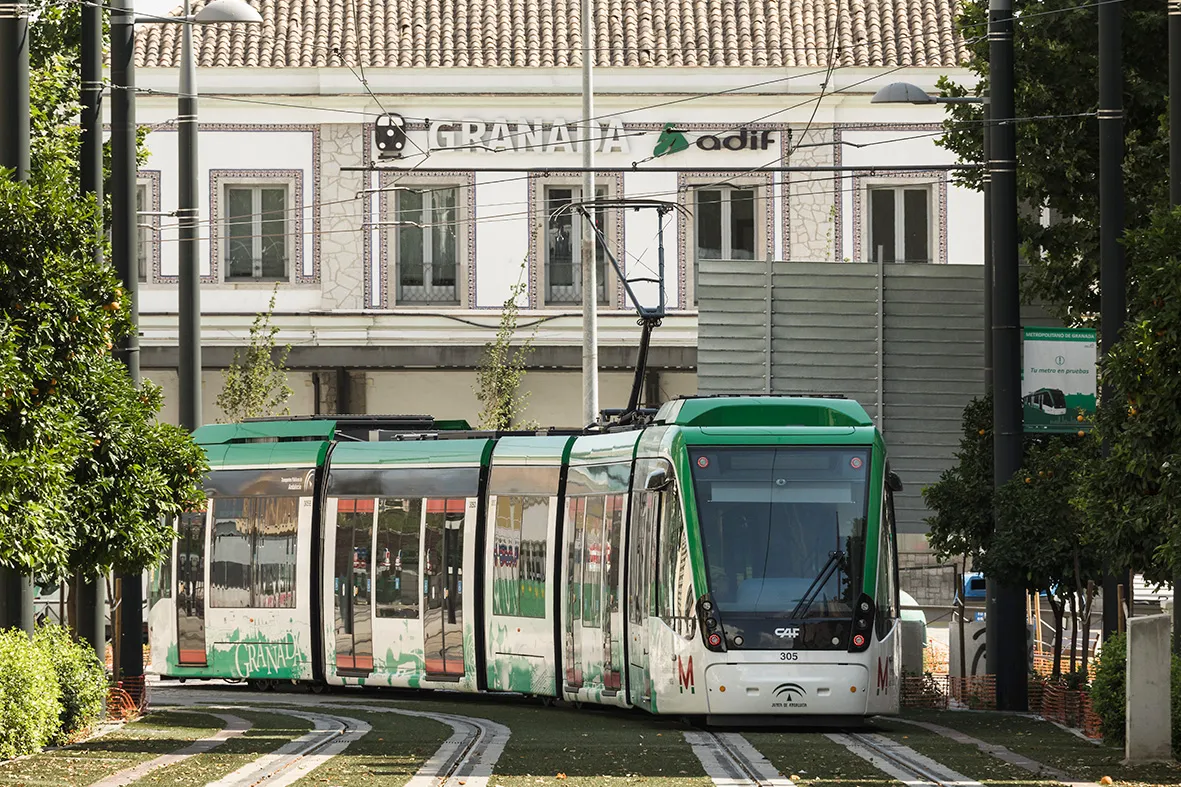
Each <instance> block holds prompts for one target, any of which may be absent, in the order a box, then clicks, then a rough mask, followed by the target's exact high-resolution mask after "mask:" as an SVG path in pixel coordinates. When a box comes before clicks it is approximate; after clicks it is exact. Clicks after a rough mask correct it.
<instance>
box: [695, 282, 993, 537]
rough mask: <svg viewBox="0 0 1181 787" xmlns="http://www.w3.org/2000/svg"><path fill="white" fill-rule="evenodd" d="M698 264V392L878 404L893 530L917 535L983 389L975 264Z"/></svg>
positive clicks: (873, 411) (872, 410) (873, 408)
mask: <svg viewBox="0 0 1181 787" xmlns="http://www.w3.org/2000/svg"><path fill="white" fill-rule="evenodd" d="M700 265H701V268H700V271H699V274H698V276H699V279H698V307H699V311H700V318H699V321H698V354H697V358H698V372H697V379H698V383H697V387H698V391H699V392H701V393H703V394H709V393H762V392H769V393H831V394H843V395H845V396H847V397H849V398H852V399H856V400H857V401H859V402H860V403H861V404H862V405H863V406H864V407H865V409H866V410H867V411H868V412H869V414H870V415H871V416H873V417H874V418H875V419H877V417H878V412H879V409H880V410H881V412H882V414H883V415H884V421H879V425H880V426H881V428H882V430H883V432H884V433H885V436H886V443H887V446H888V448H889V452H890V461H891V465H892V467H893V468H894V469H895V470H897V471H898V473H899V475H900V476H901V477H902V480H903V484H904V486H905V490H904V491H903V493H902V495H900V496H899V498H898V500H897V513H898V525H899V530H900V531H902V532H918V533H921V532H925V531H926V525H925V523H924V521H923V520H924V518H925V517H926V516H927V510H926V506H925V505H924V504H923V500H922V495H921V491H922V489H923V487H925V486H928V485H929V484H931V483H932V482H933V481H935V480H937V479H938V477H939V474H940V473H941V472H943V470H944V469H945V468H947V467H949V466H950V465H951V463H952V461H953V457H952V454H953V453H954V451H955V449H956V448H957V447H958V445H959V438H960V418H961V416H962V414H963V409H964V406H965V405H966V404H967V403H968V402H969V401H970V400H971V399H972V398H973V397H974V396H978V395H979V394H980V393H981V392H982V391H983V387H984V370H983V354H984V341H983V334H984V331H983V323H984V311H983V275H982V274H983V269H982V268H981V267H980V266H975V265H921V264H912V265H906V264H891V265H886V266H883V267H882V268H881V269H880V271H879V267H878V266H877V265H876V264H870V263H800V262H783V261H775V262H768V261H761V260H760V261H749V260H745V261H744V260H723V261H704V260H703V261H701V263H700ZM883 293H884V297H883ZM881 305H884V308H881ZM879 315H880V319H879ZM879 357H880V365H879Z"/></svg>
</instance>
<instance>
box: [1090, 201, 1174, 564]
mask: <svg viewBox="0 0 1181 787" xmlns="http://www.w3.org/2000/svg"><path fill="white" fill-rule="evenodd" d="M1125 246H1126V252H1127V258H1128V265H1129V267H1131V266H1133V265H1135V267H1136V268H1137V269H1138V270H1139V271H1140V276H1139V280H1138V282H1137V283H1136V285H1135V286H1133V287H1130V288H1129V293H1128V295H1129V297H1128V321H1127V323H1126V324H1125V325H1124V329H1123V333H1122V334H1121V337H1120V341H1118V342H1117V343H1116V344H1115V345H1114V347H1112V349H1111V351H1110V352H1109V353H1108V354H1107V356H1106V357H1105V358H1104V360H1103V362H1102V364H1101V366H1100V372H1101V379H1102V381H1103V384H1104V386H1108V387H1109V388H1108V390H1109V391H1110V393H1109V395H1108V396H1107V397H1105V398H1104V399H1102V400H1101V401H1100V404H1099V411H1098V413H1097V415H1096V423H1095V428H1096V433H1097V435H1098V437H1099V438H1100V439H1103V438H1106V439H1107V441H1108V444H1109V452H1108V454H1107V455H1106V456H1105V457H1104V458H1103V459H1102V460H1101V461H1097V462H1096V463H1094V464H1093V465H1091V466H1090V467H1089V468H1088V469H1087V472H1086V474H1085V477H1084V483H1083V484H1082V486H1081V488H1080V495H1079V503H1080V505H1081V506H1082V507H1083V509H1084V510H1085V511H1086V512H1087V515H1088V516H1089V517H1090V518H1091V519H1092V520H1093V521H1095V522H1097V523H1102V524H1103V526H1102V527H1099V528H1097V531H1098V534H1099V537H1100V539H1101V543H1102V548H1103V551H1104V554H1105V555H1107V556H1108V557H1109V558H1110V559H1111V560H1112V566H1113V568H1114V569H1117V570H1118V569H1134V570H1135V571H1137V572H1142V573H1143V574H1144V575H1145V576H1146V577H1147V578H1148V579H1149V580H1151V581H1160V582H1164V581H1171V580H1172V579H1173V577H1174V576H1175V573H1176V571H1177V570H1179V569H1181V510H1179V508H1181V505H1179V501H1181V211H1177V212H1169V211H1161V212H1159V213H1158V214H1157V215H1156V216H1155V217H1154V219H1153V221H1152V223H1151V224H1150V225H1149V226H1147V227H1145V228H1143V229H1140V230H1137V231H1134V232H1131V233H1129V234H1128V237H1127V239H1126V242H1125Z"/></svg>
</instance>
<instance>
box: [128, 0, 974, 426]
mask: <svg viewBox="0 0 1181 787" xmlns="http://www.w3.org/2000/svg"><path fill="white" fill-rule="evenodd" d="M253 2H254V3H255V5H256V7H257V8H258V10H259V11H260V13H261V14H262V16H263V23H262V24H261V25H253V26H249V25H243V26H231V25H215V26H209V27H204V28H203V27H197V28H196V30H195V42H196V46H195V49H196V57H197V61H198V65H199V70H198V74H197V84H198V90H199V92H200V93H201V99H200V109H199V118H200V134H199V151H198V156H199V158H198V161H199V166H200V170H199V173H198V184H199V193H200V195H201V207H200V214H201V217H202V224H201V231H200V236H201V252H200V261H201V262H200V264H201V272H202V275H203V286H202V293H201V298H202V302H201V307H202V311H203V319H202V332H203V345H204V349H203V355H204V363H205V367H206V370H205V374H204V381H203V387H204V419H205V420H206V421H213V420H214V419H216V418H218V417H219V416H220V412H219V411H218V410H217V409H216V407H215V404H214V402H215V399H216V397H217V394H218V393H219V392H220V390H221V370H222V369H224V368H225V367H226V366H227V365H228V363H229V361H230V359H231V358H232V355H233V349H234V348H235V347H237V346H241V345H242V344H243V343H244V342H245V339H246V337H247V336H248V334H249V329H250V325H251V322H252V321H253V319H254V317H255V315H256V313H258V312H260V311H265V310H266V308H267V303H268V301H269V300H270V298H271V295H272V292H273V291H275V290H276V288H277V295H276V306H275V317H274V322H275V324H277V325H278V326H279V327H280V328H281V332H280V334H279V339H280V341H281V342H282V343H285V344H289V345H290V346H291V348H292V350H291V354H290V356H289V359H288V365H289V367H290V368H291V369H292V372H291V375H290V380H291V383H292V387H293V388H294V391H295V393H294V397H293V399H292V401H291V411H292V412H293V413H299V414H312V413H332V412H371V413H429V414H433V415H435V416H437V417H446V418H467V419H469V420H471V421H472V422H473V423H474V422H475V420H476V415H477V413H478V411H479V404H478V402H477V400H476V395H475V391H474V384H475V377H476V375H475V367H476V365H477V364H478V363H479V360H480V357H481V354H482V348H483V346H484V345H485V343H487V342H488V341H489V340H490V339H491V338H492V337H493V335H494V333H495V331H496V327H497V323H498V320H499V316H500V310H501V307H502V304H503V303H504V301H505V299H506V298H507V297H508V295H509V292H510V288H511V287H512V286H513V285H514V284H516V283H517V282H518V281H524V282H526V283H527V290H526V294H525V296H523V297H522V299H521V301H520V304H521V307H522V310H521V317H520V323H521V326H522V328H521V330H520V334H519V335H520V336H522V337H525V336H529V335H533V336H534V337H535V339H534V343H535V346H536V347H537V350H536V351H535V352H534V353H533V355H532V356H531V359H530V371H529V372H528V374H527V375H526V377H525V387H526V388H527V389H528V391H529V392H530V398H529V404H528V410H527V412H526V417H528V418H531V419H533V420H536V421H538V422H540V423H542V424H546V425H548V424H560V425H577V424H579V422H580V421H581V371H580V369H581V343H582V319H581V306H580V303H581V299H582V293H581V285H580V273H579V253H578V250H579V244H580V239H581V233H582V232H584V231H585V229H584V227H585V225H584V224H583V223H580V222H579V221H578V220H576V218H574V217H572V215H571V212H570V211H559V210H558V209H559V208H561V207H562V206H563V205H566V204H569V203H570V202H572V201H578V200H580V199H582V198H583V196H584V195H582V194H581V175H580V172H579V168H580V167H581V166H582V151H581V147H580V146H581V145H582V144H583V136H584V133H583V129H584V128H585V126H584V125H583V124H582V123H581V117H582V110H581V69H580V67H579V66H580V64H581V54H582V51H583V50H582V42H581V39H580V35H579V32H578V31H579V24H578V13H579V3H578V2H575V1H574V0H555V2H552V3H550V2H544V0H542V1H541V2H539V1H538V0H389V1H388V2H384V3H381V2H371V1H370V0H353V1H352V2H346V1H344V0H300V1H299V2H297V0H253ZM197 7H198V8H199V7H200V6H199V4H198V6H197ZM595 8H596V11H595V21H596V31H597V32H596V43H595V61H596V68H595V72H594V116H595V118H594V123H593V126H592V127H591V131H590V134H591V139H590V144H593V145H594V151H595V152H594V163H595V166H596V167H599V168H604V169H607V170H610V171H606V172H600V173H598V174H596V176H595V184H596V186H595V187H596V191H597V192H598V196H599V197H600V198H606V199H619V198H628V199H652V200H663V201H667V202H671V203H675V204H676V205H677V206H679V208H683V209H684V210H680V209H677V210H674V211H672V212H670V213H667V214H665V215H663V216H660V215H658V214H657V213H656V212H655V211H652V210H642V211H632V210H628V211H623V210H617V209H603V210H602V211H601V213H600V216H599V220H600V223H601V226H603V228H604V234H605V237H606V240H607V242H608V244H609V246H610V248H611V251H612V253H613V254H614V255H615V257H617V258H618V260H619V262H620V264H621V265H622V266H623V268H624V271H625V275H626V276H627V277H629V278H633V277H634V278H653V277H655V275H656V272H657V268H658V256H659V255H658V248H659V246H658V236H659V234H660V230H661V229H662V228H663V237H664V264H665V275H664V282H665V285H664V286H665V291H666V298H667V302H668V308H669V316H668V317H667V319H665V320H664V323H663V325H662V326H661V327H660V328H658V329H657V330H656V333H655V335H654V341H653V350H652V354H651V356H650V368H651V371H652V373H651V374H650V375H649V380H648V388H647V390H646V391H645V395H644V397H645V402H647V403H655V402H657V401H659V400H662V399H667V398H669V397H675V396H677V395H681V394H691V393H695V392H696V370H697V353H696V342H697V325H698V316H699V315H698V310H697V295H698V293H697V289H696V286H695V280H696V271H697V268H698V261H699V260H703V259H714V260H716V259H722V260H742V259H768V258H770V259H775V260H786V261H799V262H831V263H832V264H833V265H840V264H842V263H845V262H850V261H867V260H870V259H873V258H874V254H875V253H876V252H875V251H874V250H877V249H881V250H882V254H883V255H884V258H885V261H886V262H891V261H907V262H927V263H930V264H932V265H946V264H980V263H981V262H982V259H983V249H982V246H983V231H982V215H983V201H982V199H981V196H980V195H979V194H978V193H976V192H972V191H968V190H965V189H961V188H958V187H957V186H956V185H955V184H954V183H953V182H952V175H951V173H950V172H949V171H948V169H947V165H950V164H952V163H954V158H953V157H952V155H951V154H950V153H948V152H947V151H946V150H943V149H942V148H939V147H938V146H937V145H936V142H935V141H936V139H937V137H938V136H939V130H940V126H939V124H940V122H941V120H942V118H943V109H942V108H941V107H939V106H937V105H929V106H900V105H881V104H878V105H873V104H871V103H870V98H871V97H872V96H873V94H874V93H875V92H876V91H877V90H878V89H879V88H881V87H883V86H885V85H886V84H889V83H891V82H897V81H906V82H912V83H915V84H917V85H919V86H921V87H923V88H924V89H927V90H930V91H931V92H936V87H935V83H936V81H937V80H938V78H939V77H940V76H943V75H950V76H952V77H953V78H955V79H957V80H958V81H961V82H964V83H968V84H970V83H972V82H973V80H974V77H973V76H972V75H971V74H969V73H968V72H967V71H966V70H965V69H963V68H962V67H961V64H962V62H963V61H964V60H965V58H966V50H965V45H964V40H963V37H962V36H961V34H960V33H959V32H957V31H956V30H955V27H954V17H955V14H956V12H957V8H958V6H957V4H956V3H955V2H953V0H932V1H931V2H926V3H912V2H905V1H904V0H852V2H844V1H843V0H842V1H838V0H816V2H812V0H807V1H806V2H805V0H598V2H596V6H595ZM136 46H137V69H136V82H137V87H138V93H137V119H138V121H139V122H140V123H141V124H145V125H149V126H150V128H151V132H150V133H149V134H148V137H147V147H148V151H149V157H148V160H147V163H146V164H145V165H144V167H143V169H142V170H141V172H140V175H139V178H140V179H139V183H140V195H141V206H142V210H143V211H144V218H143V221H142V223H141V229H142V235H141V244H140V248H141V258H142V260H141V261H142V264H141V276H140V279H141V283H140V289H139V293H140V295H139V299H140V301H139V303H140V306H139V308H140V314H141V330H142V332H143V339H142V347H143V356H142V365H143V369H144V374H145V376H147V377H149V378H150V379H152V380H154V381H156V382H157V383H159V384H161V385H162V386H163V387H164V390H165V395H166V407H165V413H164V417H165V418H166V419H169V420H175V419H176V416H177V411H176V402H175V392H176V366H177V285H176V275H177V231H176V220H175V218H173V217H171V216H169V215H167V214H169V213H171V212H172V211H174V210H175V209H176V204H177V192H178V188H179V184H178V172H177V168H178V151H177V142H178V140H177V134H176V128H175V117H176V114H177V103H176V93H177V89H178V82H179V75H178V69H177V63H178V61H179V60H180V57H181V46H180V32H179V29H178V26H177V25H151V24H145V25H140V26H137V44H136ZM385 114H392V115H397V116H399V117H400V118H401V119H402V120H403V121H404V123H405V128H406V134H407V142H406V145H405V147H404V150H403V151H402V154H401V156H400V157H391V158H382V155H381V151H379V150H378V149H377V147H376V145H375V130H376V129H375V124H377V122H378V119H379V117H381V116H382V115H385ZM901 166H906V167H908V169H905V170H901V169H899V167H901ZM915 166H930V167H931V169H929V170H915V169H911V168H913V167H915ZM600 266H601V267H600V270H601V272H602V273H603V274H604V275H601V276H600V282H601V284H600V287H599V292H598V300H599V304H600V307H599V308H600V310H599V330H600V336H599V340H600V361H601V364H602V374H601V401H600V405H601V407H604V408H609V407H619V406H622V405H623V404H625V403H626V399H627V394H628V391H629V388H630V385H631V378H632V365H633V363H634V359H635V351H636V346H637V341H638V337H639V327H638V326H637V322H636V316H635V313H634V311H633V310H632V308H631V307H630V305H629V304H628V303H627V302H626V300H625V296H624V290H623V287H622V284H621V282H620V281H619V277H618V276H617V275H616V274H615V273H614V271H613V270H611V269H610V267H609V266H608V265H606V263H605V258H603V257H602V256H600ZM637 291H638V292H639V293H640V294H641V296H642V298H643V299H644V300H645V302H647V303H655V301H656V289H655V285H653V284H650V283H649V284H641V285H637ZM708 318H709V317H708V315H706V316H705V319H708Z"/></svg>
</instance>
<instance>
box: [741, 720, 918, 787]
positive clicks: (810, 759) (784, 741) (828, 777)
mask: <svg viewBox="0 0 1181 787" xmlns="http://www.w3.org/2000/svg"><path fill="white" fill-rule="evenodd" d="M742 736H743V737H744V738H746V739H747V740H748V741H750V743H751V745H752V746H754V747H755V748H756V749H758V750H759V751H760V752H762V753H763V755H764V756H765V757H766V758H767V759H768V760H770V761H771V764H772V765H774V766H775V767H776V768H778V769H779V771H780V773H782V774H783V775H784V776H788V777H790V778H791V780H792V781H793V782H795V783H796V784H797V785H800V787H885V786H886V785H900V784H901V782H898V781H895V780H894V778H893V777H891V776H888V775H886V774H884V773H882V772H881V771H879V770H878V769H877V768H875V767H873V766H872V765H870V764H869V763H868V762H866V761H865V760H863V759H861V758H860V757H858V756H857V755H856V754H854V753H853V752H851V751H849V750H848V749H846V748H845V747H844V746H842V745H841V744H839V743H836V742H834V741H831V740H829V739H828V737H827V736H826V735H824V734H823V733H820V732H804V731H798V732H797V731H795V730H791V731H786V732H744V733H742Z"/></svg>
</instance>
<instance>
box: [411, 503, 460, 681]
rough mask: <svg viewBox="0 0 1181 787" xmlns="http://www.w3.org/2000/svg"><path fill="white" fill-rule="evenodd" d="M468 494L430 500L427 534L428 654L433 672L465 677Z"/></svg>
mask: <svg viewBox="0 0 1181 787" xmlns="http://www.w3.org/2000/svg"><path fill="white" fill-rule="evenodd" d="M466 509H467V500H466V499H464V498H450V499H434V500H427V501H426V523H425V533H424V538H423V555H422V566H423V582H422V585H423V587H422V593H423V616H422V629H423V630H422V640H423V659H424V661H425V663H426V672H427V675H431V676H435V677H446V678H451V677H462V676H463V674H464V669H465V665H464V656H463V525H464V512H465V510H466Z"/></svg>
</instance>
